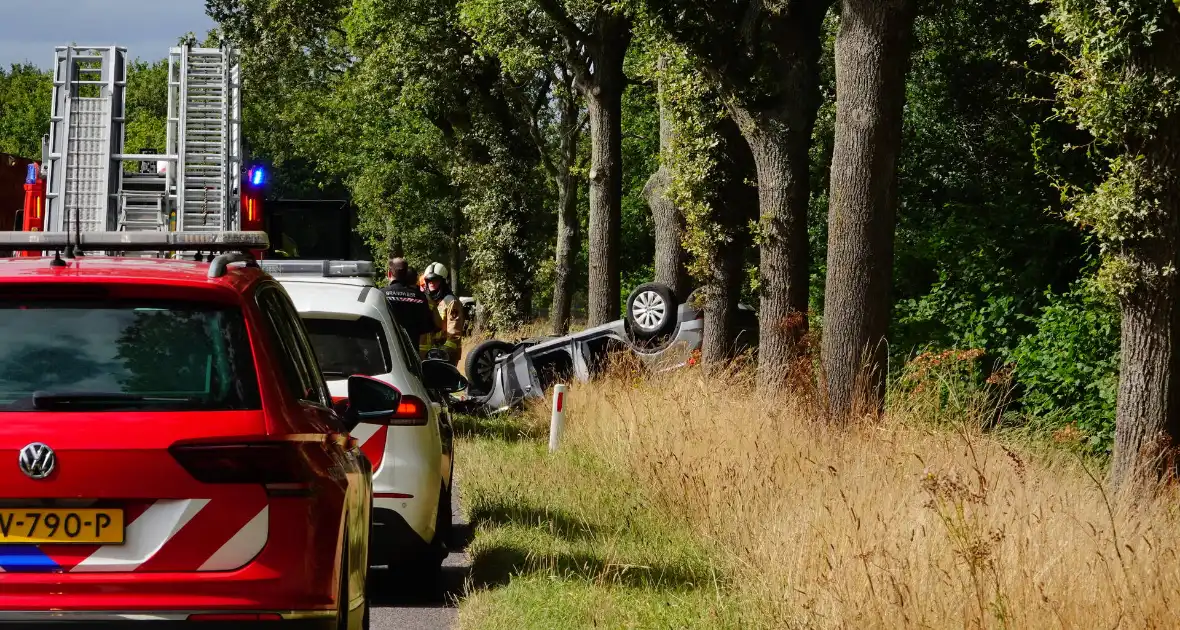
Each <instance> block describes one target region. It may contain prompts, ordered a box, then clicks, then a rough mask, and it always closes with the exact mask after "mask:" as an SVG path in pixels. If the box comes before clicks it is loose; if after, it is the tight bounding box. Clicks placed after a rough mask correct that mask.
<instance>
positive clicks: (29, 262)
mask: <svg viewBox="0 0 1180 630" xmlns="http://www.w3.org/2000/svg"><path fill="white" fill-rule="evenodd" d="M52 260H53V258H52V257H49V256H45V257H37V258H6V259H0V283H3V282H69V281H82V282H130V283H144V284H205V285H208V284H217V285H223V286H228V287H241V286H245V285H248V284H250V283H251V282H253V281H254V280H257V279H258V278H260V277H261V276H262V275H263V274H262V271H261V270H260V269H257V268H247V267H243V266H242V265H230V267H229V269H228V270H227V271H226V274H225V275H224V276H221V277H220V278H210V277H209V275H208V274H209V263H207V262H197V261H194V260H177V259H167V258H140V257H107V256H93V257H91V256H82V257H79V258H73V259H70V258H63V259H62V260H63V261H64V262H65V266H63V267H54V266H51V265H50V262H51V261H52Z"/></svg>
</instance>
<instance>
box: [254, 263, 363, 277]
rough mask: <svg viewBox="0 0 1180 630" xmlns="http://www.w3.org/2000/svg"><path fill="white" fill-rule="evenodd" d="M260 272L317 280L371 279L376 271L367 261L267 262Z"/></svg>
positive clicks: (263, 264) (276, 275)
mask: <svg viewBox="0 0 1180 630" xmlns="http://www.w3.org/2000/svg"><path fill="white" fill-rule="evenodd" d="M260 264H261V266H262V270H263V271H265V272H266V273H269V274H270V275H272V276H275V277H278V276H313V277H317V278H372V277H374V276H376V270H375V269H374V267H373V263H372V261H368V260H267V261H264V262H262V263H260Z"/></svg>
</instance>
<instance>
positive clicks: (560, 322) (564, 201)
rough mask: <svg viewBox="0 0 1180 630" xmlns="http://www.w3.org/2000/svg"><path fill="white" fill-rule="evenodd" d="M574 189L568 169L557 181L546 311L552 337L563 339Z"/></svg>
mask: <svg viewBox="0 0 1180 630" xmlns="http://www.w3.org/2000/svg"><path fill="white" fill-rule="evenodd" d="M577 185H578V184H577V180H576V179H575V178H574V176H573V175H572V174H570V173H569V169H568V168H567V169H566V171H565V175H564V176H559V177H558V178H557V260H556V265H555V267H554V273H553V276H554V277H553V306H552V308H551V309H550V311H549V325H550V327H551V328H552V329H553V334H555V335H564V334H566V333H568V332H569V329H570V304H571V302H572V300H573V287H572V286H571V285H572V284H573V266H574V252H575V251H577V238H578V189H577Z"/></svg>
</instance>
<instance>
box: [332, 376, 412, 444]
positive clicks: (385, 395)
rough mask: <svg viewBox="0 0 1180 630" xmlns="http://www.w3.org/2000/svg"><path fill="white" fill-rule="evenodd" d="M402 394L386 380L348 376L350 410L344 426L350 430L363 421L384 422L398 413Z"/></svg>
mask: <svg viewBox="0 0 1180 630" xmlns="http://www.w3.org/2000/svg"><path fill="white" fill-rule="evenodd" d="M401 397H402V394H401V392H399V391H397V388H396V387H394V386H393V385H390V384H389V383H386V382H384V381H379V380H377V379H375V378H369V377H368V376H359V375H357V376H350V377H348V410H347V411H345V412H344V426H345V428H347V429H348V430H349V431H352V430H353V429H355V428H356V425H358V424H360V423H362V422H372V423H376V424H382V423H386V422H389V421H390V420H392V419H393V416H394V414H395V413H397V405H398V403H399V402H401Z"/></svg>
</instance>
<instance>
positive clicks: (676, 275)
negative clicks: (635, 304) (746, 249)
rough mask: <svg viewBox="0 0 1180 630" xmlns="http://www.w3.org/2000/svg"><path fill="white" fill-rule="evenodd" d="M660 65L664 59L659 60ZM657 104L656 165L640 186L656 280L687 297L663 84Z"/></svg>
mask: <svg viewBox="0 0 1180 630" xmlns="http://www.w3.org/2000/svg"><path fill="white" fill-rule="evenodd" d="M660 65H661V67H662V66H663V65H664V60H663V59H662V58H661V59H660ZM659 103H660V168H659V169H657V170H656V172H655V173H652V176H651V178H650V179H648V180H647V185H645V186H644V187H643V198H644V199H645V200H646V201H647V205H648V206H649V207H650V208H651V219H652V223H653V224H654V227H655V250H656V258H655V272H656V277H655V280H656V282H662V283H664V284H666V285H668V286H670V287H672V292H673V293H675V294H676V298H677V299H679V300H683V299H685V298H686V297H688V292H689V277H688V252H687V251H686V250H685V249H684V215H683V214H682V213H681V212H680V209H679V208H677V207H676V205H675V204H674V203H672V200H671V199H669V198H668V195H667V193H668V188H669V186H671V184H672V174H671V171H670V170H669V169H668V160H670V159H671V150H672V142H673V141H674V140H675V136H674V133H675V132H674V130H673V127H672V120H671V119H670V114H669V113H668V110H667V107H665V106H664V85H663V82H660V85H659Z"/></svg>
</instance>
